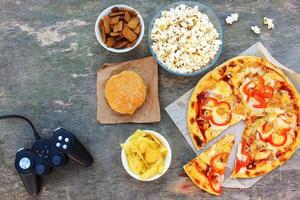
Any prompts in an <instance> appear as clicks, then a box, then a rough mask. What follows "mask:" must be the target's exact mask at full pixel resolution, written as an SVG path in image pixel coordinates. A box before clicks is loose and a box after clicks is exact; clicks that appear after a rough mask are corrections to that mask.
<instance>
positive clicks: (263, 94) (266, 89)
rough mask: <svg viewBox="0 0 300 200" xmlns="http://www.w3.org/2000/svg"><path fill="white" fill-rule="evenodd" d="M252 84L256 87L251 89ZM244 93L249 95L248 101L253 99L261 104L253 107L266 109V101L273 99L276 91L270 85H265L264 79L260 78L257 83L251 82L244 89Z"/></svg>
mask: <svg viewBox="0 0 300 200" xmlns="http://www.w3.org/2000/svg"><path fill="white" fill-rule="evenodd" d="M251 83H253V84H254V87H250V84H251ZM243 92H244V93H245V94H246V95H247V101H249V100H250V98H251V97H252V98H254V99H255V100H256V101H258V102H259V103H258V104H256V105H253V107H255V108H266V107H267V102H266V99H269V98H272V97H273V94H274V89H273V88H272V87H271V86H269V85H265V80H264V79H263V77H262V76H258V77H257V79H256V80H255V81H253V80H251V81H249V82H248V83H247V84H246V85H245V86H244V87H243Z"/></svg>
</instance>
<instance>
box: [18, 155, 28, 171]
mask: <svg viewBox="0 0 300 200" xmlns="http://www.w3.org/2000/svg"><path fill="white" fill-rule="evenodd" d="M19 166H20V167H21V169H28V168H29V167H30V166H31V161H30V160H29V158H27V157H24V158H21V160H20V161H19Z"/></svg>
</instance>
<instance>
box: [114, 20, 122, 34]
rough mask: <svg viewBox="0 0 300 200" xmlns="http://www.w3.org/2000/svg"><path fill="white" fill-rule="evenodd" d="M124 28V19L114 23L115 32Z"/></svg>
mask: <svg viewBox="0 0 300 200" xmlns="http://www.w3.org/2000/svg"><path fill="white" fill-rule="evenodd" d="M122 29H123V21H119V22H118V23H117V24H115V25H114V29H113V32H115V33H116V32H119V31H122Z"/></svg>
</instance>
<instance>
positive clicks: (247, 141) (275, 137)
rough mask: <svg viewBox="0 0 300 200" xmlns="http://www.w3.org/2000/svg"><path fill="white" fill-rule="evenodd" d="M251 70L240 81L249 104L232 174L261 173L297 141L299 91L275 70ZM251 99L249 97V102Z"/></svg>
mask: <svg viewBox="0 0 300 200" xmlns="http://www.w3.org/2000/svg"><path fill="white" fill-rule="evenodd" d="M264 66H268V69H269V70H266V69H265V71H263V74H259V73H254V75H252V76H251V78H250V79H248V80H245V84H242V85H241V91H243V93H242V92H241V94H242V95H243V99H244V100H245V102H246V103H247V106H248V107H251V113H250V115H249V116H248V117H247V120H246V128H245V130H244V133H243V138H242V142H241V144H239V148H238V152H237V158H236V163H235V170H234V171H233V174H232V176H233V177H235V178H252V177H257V176H262V175H265V174H266V173H268V172H270V171H272V170H273V169H275V168H277V167H278V166H280V165H282V164H284V163H285V162H286V161H287V160H288V159H289V158H290V157H291V156H292V154H293V153H294V152H295V150H296V149H297V147H298V146H299V144H300V128H299V127H300V121H299V117H300V113H299V95H298V93H297V91H296V90H295V88H294V87H293V85H292V84H291V83H290V82H289V80H288V79H287V78H286V77H285V76H284V75H283V73H282V72H280V71H279V70H276V71H275V70H271V69H273V68H274V67H273V66H272V65H271V64H270V63H269V64H268V63H264ZM251 101H253V102H252V103H251Z"/></svg>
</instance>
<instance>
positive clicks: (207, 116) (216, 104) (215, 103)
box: [199, 97, 232, 126]
mask: <svg viewBox="0 0 300 200" xmlns="http://www.w3.org/2000/svg"><path fill="white" fill-rule="evenodd" d="M210 102H212V103H213V107H219V106H221V105H225V107H227V109H228V110H229V111H230V110H231V106H230V104H229V103H228V102H226V101H218V100H217V99H215V98H213V97H208V98H207V99H206V101H205V102H204V103H203V104H202V105H200V109H199V114H200V116H201V117H203V118H205V119H207V120H209V121H210V122H211V123H213V124H214V125H216V126H225V125H227V124H228V123H229V122H230V121H231V119H232V113H231V112H229V113H228V116H227V118H226V120H225V121H224V122H217V121H216V120H215V119H214V117H213V116H212V115H211V113H209V114H205V111H206V109H205V108H203V107H204V106H205V105H207V104H208V103H210Z"/></svg>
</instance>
